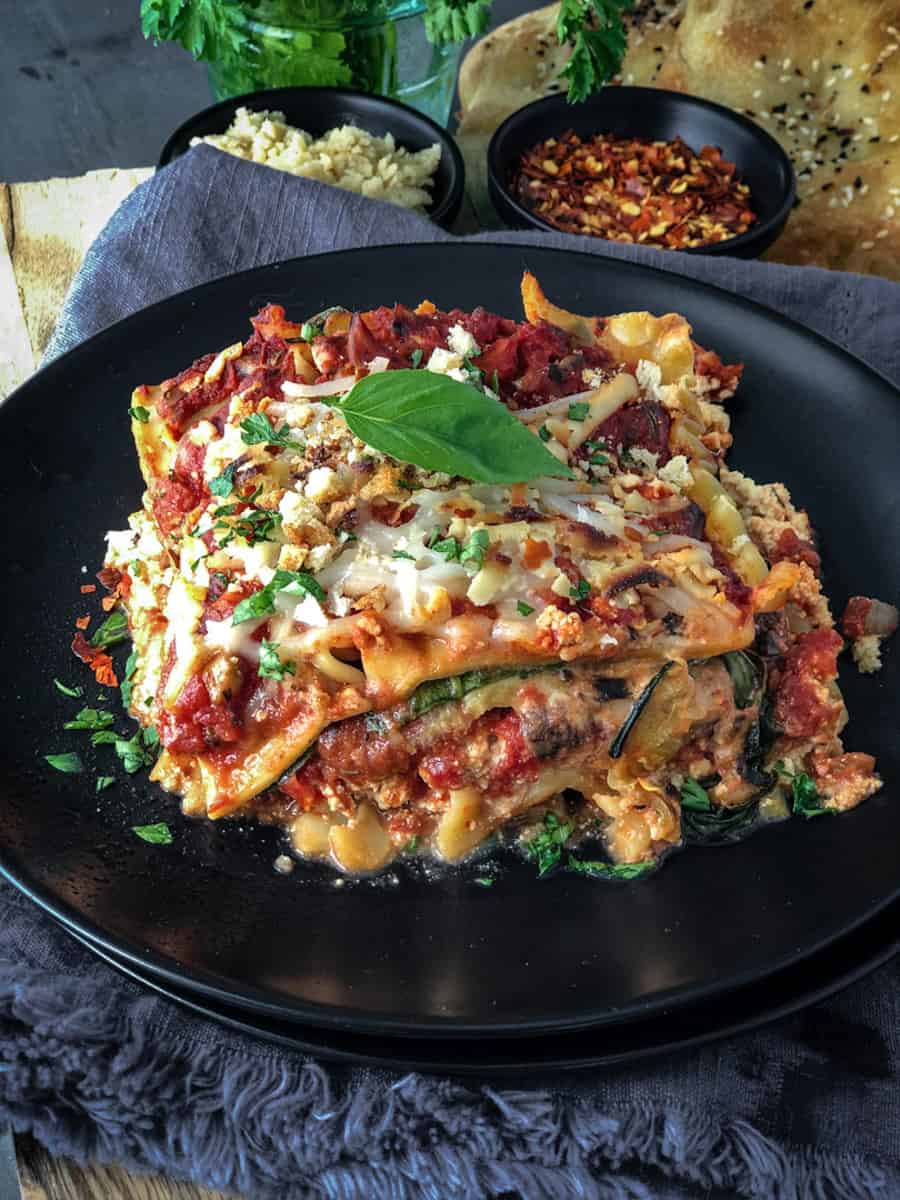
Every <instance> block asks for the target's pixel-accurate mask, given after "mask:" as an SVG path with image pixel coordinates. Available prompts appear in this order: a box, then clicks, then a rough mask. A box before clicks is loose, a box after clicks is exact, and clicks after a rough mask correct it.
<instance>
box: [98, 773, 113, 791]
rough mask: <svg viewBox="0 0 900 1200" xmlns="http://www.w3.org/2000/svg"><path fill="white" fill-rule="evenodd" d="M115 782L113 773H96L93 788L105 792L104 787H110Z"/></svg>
mask: <svg viewBox="0 0 900 1200" xmlns="http://www.w3.org/2000/svg"><path fill="white" fill-rule="evenodd" d="M115 782H116V777H115V775H98V776H97V782H96V785H95V789H94V790H95V791H98V792H105V791H106V789H107V788H111V787H112V785H113V784H114V783H115Z"/></svg>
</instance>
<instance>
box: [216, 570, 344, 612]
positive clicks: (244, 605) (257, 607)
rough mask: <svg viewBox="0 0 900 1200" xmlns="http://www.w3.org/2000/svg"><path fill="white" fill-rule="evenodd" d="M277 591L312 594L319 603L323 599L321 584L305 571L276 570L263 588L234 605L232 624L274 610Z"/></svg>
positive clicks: (292, 594) (288, 593)
mask: <svg viewBox="0 0 900 1200" xmlns="http://www.w3.org/2000/svg"><path fill="white" fill-rule="evenodd" d="M279 592H285V593H286V594H287V595H290V596H305V595H310V596H314V597H315V598H316V600H318V601H319V603H321V602H322V601H323V600H324V599H325V591H324V589H323V588H322V585H321V584H320V583H317V582H316V580H315V579H313V577H312V575H307V573H306V572H305V571H276V572H275V574H274V575H273V577H272V579H271V581H270V582H269V583H267V584H266V586H265V587H264V588H262V589H261V590H260V591H258V592H254V593H253V595H252V596H248V597H247V598H246V599H245V600H242V601H241V602H240V603H239V604H238V605H237V606H236V607H235V610H234V612H233V613H232V617H231V623H232V625H240V624H241V623H242V622H243V621H253V620H255V619H256V618H257V617H265V616H268V614H269V613H272V612H274V611H275V597H276V596H277V595H278V593H279Z"/></svg>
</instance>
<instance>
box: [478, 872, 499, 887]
mask: <svg viewBox="0 0 900 1200" xmlns="http://www.w3.org/2000/svg"><path fill="white" fill-rule="evenodd" d="M475 882H476V883H477V884H478V886H479V887H484V888H489V887H493V886H494V881H493V879H489V878H488V877H487V875H479V876H478V877H477V879H476V880H475Z"/></svg>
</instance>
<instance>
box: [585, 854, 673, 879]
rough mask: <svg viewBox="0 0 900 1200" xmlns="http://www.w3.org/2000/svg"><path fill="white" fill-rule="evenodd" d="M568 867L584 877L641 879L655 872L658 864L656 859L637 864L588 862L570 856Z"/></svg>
mask: <svg viewBox="0 0 900 1200" xmlns="http://www.w3.org/2000/svg"><path fill="white" fill-rule="evenodd" d="M566 866H567V867H568V868H569V870H570V871H578V872H580V873H581V874H582V875H592V876H594V878H601V879H640V877H641V876H642V875H647V874H649V873H650V872H651V871H655V870H656V867H657V863H656V861H655V860H654V859H645V861H644V862H636V863H609V862H603V861H602V860H593V861H587V860H585V859H581V858H575V857H574V855H571V854H570V855H569V858H568V861H567V862H566Z"/></svg>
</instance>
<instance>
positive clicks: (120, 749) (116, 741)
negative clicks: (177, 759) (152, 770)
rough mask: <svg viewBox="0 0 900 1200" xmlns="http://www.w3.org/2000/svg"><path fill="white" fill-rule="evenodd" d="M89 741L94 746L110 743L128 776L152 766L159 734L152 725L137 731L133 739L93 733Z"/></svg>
mask: <svg viewBox="0 0 900 1200" xmlns="http://www.w3.org/2000/svg"><path fill="white" fill-rule="evenodd" d="M91 741H92V742H93V743H94V745H95V746H96V745H102V744H104V743H106V742H110V743H111V744H112V745H113V747H114V748H115V751H116V754H118V756H119V758H120V759H121V760H122V766H123V767H124V768H125V770H126V771H127V773H128V774H129V775H134V774H136V773H137V772H138V771H140V770H142V769H143V768H144V767H151V766H153V764H154V763H155V762H156V755H157V753H158V750H159V734H158V733H157V732H156V730H155V729H154V728H153V726H152V725H150V726H148V727H147V728H146V729H139V730H138V731H137V733H136V734H135V735H134V737H130V738H124V737H119V735H118V734H113V735H112V737H110V736H109V734H108V733H106V732H101V733H95V734H94V735H93V736H92V738H91Z"/></svg>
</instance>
